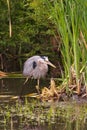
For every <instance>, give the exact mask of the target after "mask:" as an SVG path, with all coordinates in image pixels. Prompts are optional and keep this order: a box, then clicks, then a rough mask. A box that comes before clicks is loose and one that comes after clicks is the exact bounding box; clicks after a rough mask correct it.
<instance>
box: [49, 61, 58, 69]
mask: <svg viewBox="0 0 87 130" xmlns="http://www.w3.org/2000/svg"><path fill="white" fill-rule="evenodd" d="M47 64H48V65H50V66H52V67H54V68H56V66H55V65H53V64H52V63H51V62H50V61H48V62H47Z"/></svg>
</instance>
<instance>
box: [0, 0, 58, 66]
mask: <svg viewBox="0 0 87 130" xmlns="http://www.w3.org/2000/svg"><path fill="white" fill-rule="evenodd" d="M9 5H10V7H9V8H10V15H11V24H12V25H11V26H12V36H11V37H9V9H8V3H7V2H6V1H5V0H1V1H0V26H1V28H0V53H1V54H3V53H5V55H6V57H9V56H8V54H9V55H11V57H12V58H13V57H18V58H19V57H20V58H21V57H22V58H25V59H26V58H27V57H29V56H32V55H36V54H41V55H48V56H50V57H51V55H52V54H54V55H55V53H54V52H53V51H52V44H51V43H50V36H53V27H52V26H51V23H50V20H49V19H48V11H47V9H46V8H45V4H44V0H40V1H39V0H33V1H32V0H23V1H21V0H12V1H11V0H9ZM50 52H51V53H50ZM53 57H54V56H53ZM20 64H21V63H20Z"/></svg>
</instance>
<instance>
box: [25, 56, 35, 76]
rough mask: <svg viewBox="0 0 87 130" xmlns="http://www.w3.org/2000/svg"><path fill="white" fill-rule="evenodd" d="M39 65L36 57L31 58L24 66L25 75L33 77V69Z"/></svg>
mask: <svg viewBox="0 0 87 130" xmlns="http://www.w3.org/2000/svg"><path fill="white" fill-rule="evenodd" d="M36 66H37V62H36V59H34V58H29V59H28V60H27V61H26V62H25V63H24V68H23V75H24V76H28V77H32V76H33V71H34V69H35V68H36Z"/></svg>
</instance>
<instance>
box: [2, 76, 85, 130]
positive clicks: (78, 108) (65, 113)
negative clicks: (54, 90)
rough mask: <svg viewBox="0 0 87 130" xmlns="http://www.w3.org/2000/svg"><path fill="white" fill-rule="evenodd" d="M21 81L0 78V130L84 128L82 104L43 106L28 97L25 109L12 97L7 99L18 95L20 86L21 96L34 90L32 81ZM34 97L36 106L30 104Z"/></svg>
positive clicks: (80, 129)
mask: <svg viewBox="0 0 87 130" xmlns="http://www.w3.org/2000/svg"><path fill="white" fill-rule="evenodd" d="M24 81H25V79H24V78H2V79H0V99H1V100H0V130H87V105H86V103H82V102H78V103H77V102H74V103H73V102H58V101H56V102H55V103H52V104H51V103H47V104H45V105H44V104H43V103H42V102H39V101H37V99H33V100H32V99H29V104H28V108H25V104H24V103H23V104H22V109H21V107H20V104H17V102H16V100H12V101H10V98H11V97H13V96H19V95H20V94H21V90H22V88H23V92H22V95H26V94H28V93H36V92H37V91H36V88H35V85H36V80H29V81H28V82H27V83H26V85H25V86H24V85H23V83H24ZM40 86H41V87H43V86H49V80H47V81H46V80H41V83H40ZM34 100H35V106H36V107H35V106H34V105H32V101H33V102H34ZM38 104H41V108H40V107H39V105H38ZM42 104H43V105H42ZM17 105H19V107H20V108H19V109H18V108H17ZM29 105H30V108H29ZM14 106H15V107H14ZM7 107H8V108H7ZM38 107H39V108H38ZM14 108H16V109H17V110H14ZM11 109H12V110H11ZM29 109H30V110H29ZM31 109H32V110H31ZM22 111H23V112H22ZM26 112H27V114H26Z"/></svg>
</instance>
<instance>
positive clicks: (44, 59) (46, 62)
mask: <svg viewBox="0 0 87 130" xmlns="http://www.w3.org/2000/svg"><path fill="white" fill-rule="evenodd" d="M41 58H42V62H43V63H45V64H47V65H50V66H52V67H54V68H56V66H55V65H53V64H52V63H51V62H50V61H49V59H48V57H47V56H41Z"/></svg>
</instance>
